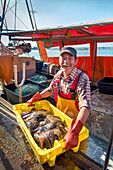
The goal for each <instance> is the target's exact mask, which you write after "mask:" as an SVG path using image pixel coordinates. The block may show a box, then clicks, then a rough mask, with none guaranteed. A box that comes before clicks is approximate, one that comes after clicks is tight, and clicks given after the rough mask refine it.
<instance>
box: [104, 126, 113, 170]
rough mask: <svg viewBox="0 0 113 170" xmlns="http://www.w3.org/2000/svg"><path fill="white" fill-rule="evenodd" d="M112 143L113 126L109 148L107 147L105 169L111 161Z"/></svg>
mask: <svg viewBox="0 0 113 170" xmlns="http://www.w3.org/2000/svg"><path fill="white" fill-rule="evenodd" d="M112 143H113V127H112V131H111V135H110V139H109V143H108V148H107V153H106V158H105V162H104V167H103V170H107V166H108V163H109V158H110V154H111V150H112Z"/></svg>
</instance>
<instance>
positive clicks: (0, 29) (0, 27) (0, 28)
mask: <svg viewBox="0 0 113 170" xmlns="http://www.w3.org/2000/svg"><path fill="white" fill-rule="evenodd" d="M5 7H6V0H5V1H4V7H3V15H2V23H1V26H0V31H1V32H2V28H3V23H4V16H5ZM0 40H1V35H0Z"/></svg>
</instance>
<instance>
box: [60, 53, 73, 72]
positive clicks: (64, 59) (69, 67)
mask: <svg viewBox="0 0 113 170" xmlns="http://www.w3.org/2000/svg"><path fill="white" fill-rule="evenodd" d="M59 63H60V66H61V67H62V68H63V69H64V71H65V73H66V74H70V73H71V72H72V71H73V69H74V68H75V65H76V60H75V57H74V56H72V55H70V54H69V53H63V54H62V56H60V58H59Z"/></svg>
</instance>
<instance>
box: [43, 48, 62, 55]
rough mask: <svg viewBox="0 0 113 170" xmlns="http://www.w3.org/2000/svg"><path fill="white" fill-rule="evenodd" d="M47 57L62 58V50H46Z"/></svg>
mask: <svg viewBox="0 0 113 170" xmlns="http://www.w3.org/2000/svg"><path fill="white" fill-rule="evenodd" d="M46 52H47V56H48V57H59V56H60V49H59V47H58V46H57V47H51V48H49V49H47V48H46Z"/></svg>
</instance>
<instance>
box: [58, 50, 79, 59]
mask: <svg viewBox="0 0 113 170" xmlns="http://www.w3.org/2000/svg"><path fill="white" fill-rule="evenodd" d="M63 53H69V54H71V55H72V56H74V57H75V59H76V58H77V51H76V50H75V49H74V48H72V47H63V48H62V49H61V51H60V55H62V54H63Z"/></svg>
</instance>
